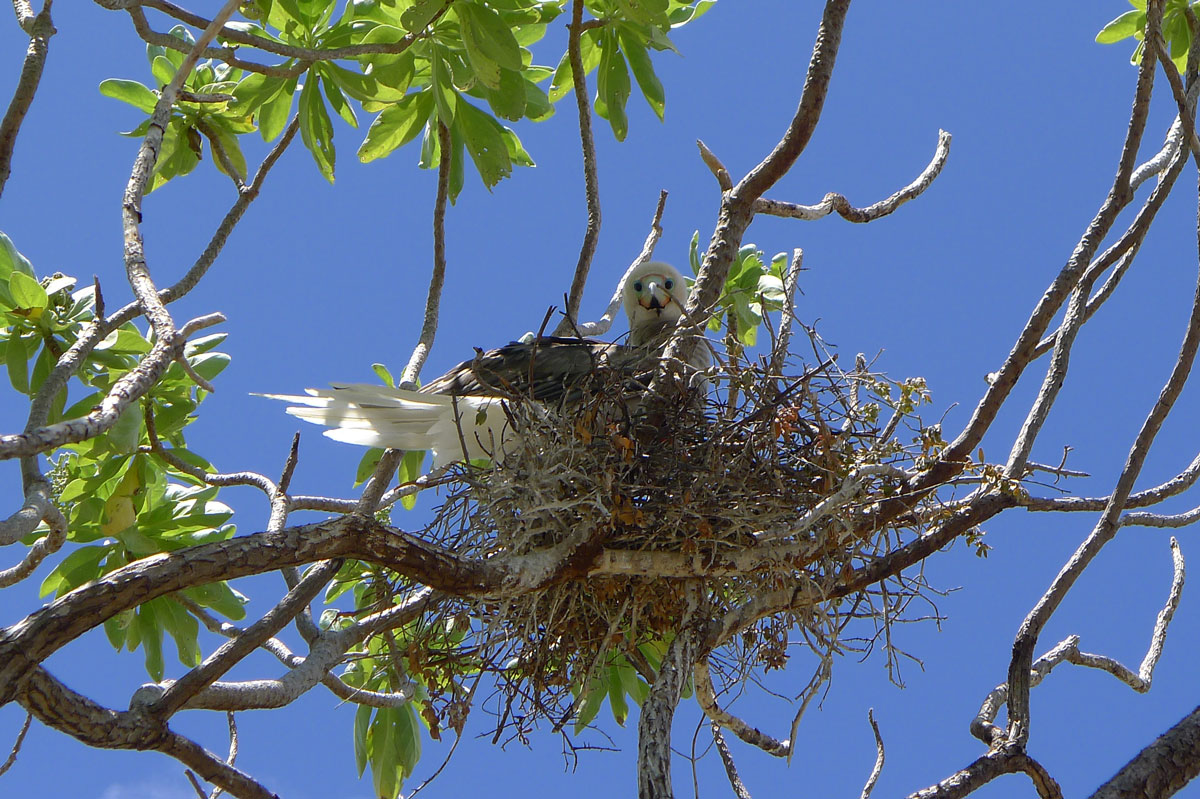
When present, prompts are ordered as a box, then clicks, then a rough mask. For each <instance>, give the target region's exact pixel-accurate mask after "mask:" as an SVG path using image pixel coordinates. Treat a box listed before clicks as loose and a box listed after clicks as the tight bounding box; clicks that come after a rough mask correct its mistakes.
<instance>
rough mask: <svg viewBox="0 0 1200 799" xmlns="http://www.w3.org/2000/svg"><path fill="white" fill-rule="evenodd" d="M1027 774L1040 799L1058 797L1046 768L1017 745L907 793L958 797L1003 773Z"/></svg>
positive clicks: (916, 798)
mask: <svg viewBox="0 0 1200 799" xmlns="http://www.w3.org/2000/svg"><path fill="white" fill-rule="evenodd" d="M1018 771H1022V772H1024V773H1026V774H1028V775H1029V778H1030V780H1032V781H1033V784H1034V787H1035V788H1036V789H1037V792H1038V796H1040V797H1042V799H1062V790H1061V789H1060V788H1059V787H1058V783H1056V782H1055V781H1054V780H1053V779H1052V778H1051V777H1050V775H1049V774H1048V773H1046V770H1045V769H1044V768H1042V766H1041V765H1040V764H1039V763H1037V762H1036V761H1034V759H1033V758H1031V757H1030V756H1029V755H1027V754H1025V751H1024V750H1023V749H1021V748H1020V747H1018V746H1013V745H1006V746H1004V747H1002V748H1000V749H994V750H992V751H991V752H988V753H987V754H986V755H984V756H983V757H981V758H979V759H978V760H976V761H975V762H973V763H971V765H969V766H967V767H966V768H964V769H962V770H961V771H958V772H955V773H954V774H951V775H950V776H949V777H947V778H946V779H944V780H942V781H941V782H939V783H938V784H937V785H934V786H931V787H929V788H926V789H924V790H922V791H917V792H916V793H913V794H910V795H909V799H960V798H961V797H964V796H967V795H969V794H971V793H974V792H975V791H976V790H978V789H979V788H981V787H983V786H984V785H986V784H987V783H989V782H991V781H992V780H994V779H996V778H997V777H1002V776H1004V775H1005V774H1014V773H1016V772H1018Z"/></svg>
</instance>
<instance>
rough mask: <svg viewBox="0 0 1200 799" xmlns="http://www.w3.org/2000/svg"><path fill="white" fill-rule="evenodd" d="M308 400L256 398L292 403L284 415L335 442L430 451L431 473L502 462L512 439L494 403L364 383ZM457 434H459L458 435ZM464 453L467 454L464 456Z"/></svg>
mask: <svg viewBox="0 0 1200 799" xmlns="http://www.w3.org/2000/svg"><path fill="white" fill-rule="evenodd" d="M306 392H307V395H306V396H301V395H293V394H260V395H259V396H263V397H267V398H269V399H277V400H281V401H283V402H287V403H290V404H289V407H288V408H287V412H288V413H289V414H291V415H292V416H295V417H296V418H298V419H303V420H304V421H306V422H312V423H314V424H319V425H323V426H325V427H329V428H331V429H329V430H326V431H325V435H327V436H329V437H330V438H332V439H334V440H335V441H344V442H346V443H349V444H358V445H360V446H367V447H391V448H393V449H405V450H430V451H431V452H432V453H433V467H434V468H435V469H436V468H439V467H441V466H443V465H446V464H449V463H454V462H456V461H460V460H463V458H464V454H465V456H466V458H468V459H474V458H492V457H502V456H503V454H504V450H505V446H506V445H511V443H512V438H513V436H512V433H511V431H510V430H509V429H508V427H509V425H508V417H507V414H505V412H504V409H503V406H502V403H501V401H500V400H499V399H498V398H495V397H457V398H455V397H449V396H446V395H440V394H422V393H420V392H417V391H408V390H406V389H399V388H388V387H387V386H373V385H369V384H365V383H349V384H337V383H335V384H333V388H332V389H312V388H310V389H306ZM460 428H461V430H460ZM464 447H465V453H464Z"/></svg>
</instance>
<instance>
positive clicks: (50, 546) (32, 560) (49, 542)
mask: <svg viewBox="0 0 1200 799" xmlns="http://www.w3.org/2000/svg"><path fill="white" fill-rule="evenodd" d="M48 490H49V486H47V485H46V484H45V482H44V481H42V482H39V483H38V484H37V485H36V486H35V487H34V490H33V492H32V493H33V494H34V495H35V496H38V497H45V499H44V500H43V501H44V502H45V508H44V510H43V511H42V519H43V520H44V521H45V522H46V526H47V527H49V528H50V531H49V532H48V533H47V534H46V535H45V536H44V537H42V538H40V539H38V540H37V541H35V542H34V544H33V546H31V547H30V548H29V551H28V552H26V553H25V557H24V558H22V559H21V562H20V563H18V564H17V565H16V566H12V567H10V568H7V569H4V570H2V571H0V588H7V587H8V586H10V585H13V584H14V583H17V582H20V581H21V580H24V579H25V578H26V577H28V576H29V575H31V574H33V571H34V569H36V568H37V567H38V565H39V564H40V563H41V562H42V561H43V560H45V559H46V556H48V555H51V554H53V553H55V552H57V551H58V550H59V549H61V548H62V545H63V544H64V543H66V540H67V520H66V517H64V516H63V515H62V512H61V511H60V510H59V509H58V508H56V507H54V505H53V504H50V502H49V498H48V496H46V494H47V492H48ZM26 502H28V500H26ZM28 507H29V505H28V504H27V505H26V506H25V507H23V508H22V509H21V510H20V511H17V513H16V514H13V516H17V515H19V514H21V513H22V512H23V511H24V510H25V509H26V508H28ZM12 519H13V517H11V516H10V517H9V519H8V520H6V521H12ZM22 521H24V520H22ZM36 526H37V522H34V527H36Z"/></svg>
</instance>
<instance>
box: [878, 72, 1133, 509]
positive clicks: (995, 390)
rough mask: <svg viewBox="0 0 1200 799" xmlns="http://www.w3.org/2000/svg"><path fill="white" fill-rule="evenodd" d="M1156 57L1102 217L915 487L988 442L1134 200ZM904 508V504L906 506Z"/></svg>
mask: <svg viewBox="0 0 1200 799" xmlns="http://www.w3.org/2000/svg"><path fill="white" fill-rule="evenodd" d="M1153 62H1154V58H1152V57H1147V58H1143V59H1142V64H1141V66H1140V68H1139V70H1138V81H1137V88H1136V89H1135V92H1134V101H1133V111H1132V113H1131V114H1130V118H1129V127H1128V130H1127V132H1126V136H1125V144H1124V146H1123V148H1122V150H1121V158H1120V161H1119V163H1118V167H1117V175H1116V178H1115V179H1114V180H1113V185H1112V188H1111V189H1110V190H1109V192H1108V196H1107V197H1106V198H1105V199H1104V202H1103V203H1102V204H1101V206H1100V210H1099V211H1097V213H1096V216H1095V217H1094V218H1093V219H1092V221H1091V223H1090V224H1089V225H1088V228H1087V231H1086V232H1085V233H1084V235H1083V237H1082V238H1081V239H1080V240H1079V243H1078V244H1077V245H1076V247H1075V250H1074V252H1073V253H1072V254H1071V257H1070V258H1069V259H1068V260H1067V263H1066V265H1065V266H1064V267H1063V268H1062V270H1061V271H1060V272H1059V274H1058V276H1057V277H1055V279H1054V282H1053V283H1051V285H1050V287H1049V288H1048V289H1047V291H1046V292H1045V294H1043V295H1042V297H1041V299H1040V300H1039V301H1038V304H1037V305H1036V306H1035V308H1034V310H1033V313H1032V315H1031V316H1030V318H1029V321H1028V322H1027V323H1026V325H1025V327H1024V329H1023V330H1022V331H1021V333H1020V334H1019V335H1018V336H1017V340H1016V342H1015V343H1014V345H1013V349H1012V351H1011V352H1010V353H1009V355H1008V357H1007V358H1006V359H1005V361H1004V364H1003V365H1002V366H1001V367H1000V369H999V370H998V371H997V372H996V373H995V377H994V379H993V380H992V381H991V384H990V385H989V387H988V389H987V391H986V392H984V395H983V397H982V398H981V399H980V401H979V404H978V405H977V406H976V407H975V410H974V412H973V413H972V415H971V419H970V420H969V421H968V422H967V425H966V427H965V428H964V429H963V431H962V432H961V433H960V434H959V435H958V437H957V438H955V440H954V441H953V442H952V443H951V444H950V446H949V447H947V448H946V450H945V451H944V452H943V453H942V457H941V458H940V459H939V461H938V464H937V465H935V466H934V468H932V469H930V470H929V471H928V472H927V473H926V474H925V475H923V476H922V477H921V479H920V480H919V481H918V484H917V485H916V486H914V488H918V487H927V486H933V485H937V484H940V483H942V482H944V481H945V479H946V478H947V477H949V476H950V475H951V474H953V473H955V472H956V471H958V470H960V469H961V468H962V466H961V464H963V463H964V462H965V461H966V459H967V458H968V457H969V455H970V453H972V452H974V450H975V448H976V446H977V445H978V444H979V442H980V440H981V439H982V438H983V434H984V433H985V432H986V431H987V429H988V427H990V426H991V423H992V420H993V419H994V418H995V416H996V413H997V412H998V411H999V409H1000V407H1001V406H1002V405H1003V404H1004V402H1005V401H1006V400H1007V398H1008V396H1009V393H1010V392H1011V391H1012V389H1013V387H1014V386H1015V385H1016V382H1017V378H1018V377H1020V375H1021V373H1022V372H1023V371H1024V370H1025V367H1026V366H1027V365H1028V364H1029V362H1030V361H1031V360H1032V359H1033V357H1034V350H1035V348H1036V346H1037V344H1038V342H1039V341H1040V340H1041V337H1042V334H1043V333H1044V332H1045V330H1046V328H1047V327H1048V326H1049V324H1050V322H1051V321H1052V319H1053V318H1054V316H1055V315H1056V314H1057V313H1058V311H1059V309H1060V308H1061V307H1062V305H1063V303H1064V302H1065V301H1066V299H1067V297H1068V295H1069V294H1070V292H1071V290H1072V289H1074V287H1075V286H1076V284H1077V283H1078V281H1079V279H1080V277H1081V276H1082V274H1083V272H1084V270H1085V269H1086V268H1087V265H1088V264H1089V262H1090V261H1091V257H1092V254H1093V253H1095V251H1096V249H1097V248H1098V247H1099V246H1100V243H1101V241H1103V239H1104V238H1105V236H1107V235H1108V232H1109V230H1110V229H1111V228H1112V225H1113V223H1114V222H1115V221H1116V218H1117V215H1118V214H1119V213H1120V211H1121V209H1122V208H1124V207H1125V206H1126V205H1127V204H1128V203H1129V199H1130V197H1131V196H1132V189H1131V188H1130V183H1129V181H1130V175H1131V173H1132V172H1133V167H1134V163H1135V160H1136V158H1137V151H1138V148H1139V146H1140V144H1141V140H1142V136H1143V134H1144V133H1145V129H1146V117H1147V115H1148V114H1149V110H1150V95H1151V92H1152V90H1153V87H1154V63H1153ZM900 504H901V505H903V504H904V503H900Z"/></svg>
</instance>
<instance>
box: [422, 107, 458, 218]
mask: <svg viewBox="0 0 1200 799" xmlns="http://www.w3.org/2000/svg"><path fill="white" fill-rule="evenodd" d="M426 135H427V136H432V137H433V138H434V140H435V141H436V139H437V135H436V134H435V133H433V131H432V128H431V129H430V131H429V133H427V134H426ZM450 150H451V155H450V204H451V205H454V201H455V200H457V199H458V195H459V193H460V192H461V191H462V189H463V183H464V181H465V180H466V174H467V173H466V167H465V165H464V159H463V135H462V133H460V132H459V130H458V126H457V125H456V126H454V127H452V128H451V129H450Z"/></svg>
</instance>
